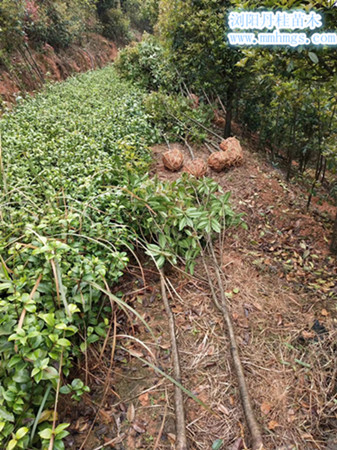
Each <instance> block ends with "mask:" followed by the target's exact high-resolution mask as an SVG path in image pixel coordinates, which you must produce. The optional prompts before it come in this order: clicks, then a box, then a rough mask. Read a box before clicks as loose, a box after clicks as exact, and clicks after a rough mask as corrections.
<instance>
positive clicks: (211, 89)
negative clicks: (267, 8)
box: [158, 0, 244, 137]
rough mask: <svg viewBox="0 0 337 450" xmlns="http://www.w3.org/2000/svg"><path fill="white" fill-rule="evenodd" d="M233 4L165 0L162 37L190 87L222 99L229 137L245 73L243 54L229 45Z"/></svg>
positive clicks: (161, 28)
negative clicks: (227, 38)
mask: <svg viewBox="0 0 337 450" xmlns="http://www.w3.org/2000/svg"><path fill="white" fill-rule="evenodd" d="M229 7H230V2H229V1H222V0H212V1H208V0H175V1H172V0H161V2H160V18H159V24H158V30H159V34H160V36H161V39H162V42H163V44H164V45H165V46H166V47H167V48H168V49H169V50H170V53H171V55H172V59H173V62H174V63H175V66H176V67H177V70H178V72H179V74H180V75H181V76H182V77H183V78H184V80H185V81H186V84H187V85H188V86H190V87H191V88H192V89H194V90H195V91H196V92H197V93H200V94H202V92H203V90H205V91H206V92H207V93H208V94H210V95H214V96H215V94H216V95H219V96H220V97H221V98H222V100H223V102H224V103H225V105H226V111H227V114H226V127H225V136H226V137H228V136H229V135H230V134H231V119H232V109H233V99H234V97H235V95H236V93H237V91H238V90H239V87H240V83H241V82H242V79H243V74H244V69H243V68H242V67H238V66H236V63H237V62H238V61H239V60H240V58H241V53H240V50H238V49H237V48H233V47H230V46H229V45H228V44H227V41H226V30H227V14H228V8H229Z"/></svg>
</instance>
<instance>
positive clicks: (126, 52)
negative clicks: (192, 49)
mask: <svg viewBox="0 0 337 450" xmlns="http://www.w3.org/2000/svg"><path fill="white" fill-rule="evenodd" d="M115 65H116V68H117V70H118V72H119V73H120V75H122V76H123V77H124V78H126V79H127V80H129V81H132V82H133V83H135V84H137V85H138V86H140V87H142V88H145V89H147V90H149V91H152V90H158V89H159V88H163V89H165V90H168V91H172V90H174V89H177V83H176V79H177V74H176V73H175V70H174V66H172V65H171V64H170V62H169V61H168V59H167V57H166V55H165V51H164V48H163V47H162V45H161V44H160V43H159V41H158V39H156V38H155V37H154V36H151V35H148V34H146V35H145V36H144V37H143V39H142V41H141V42H139V43H132V44H131V45H129V46H128V47H125V48H124V49H123V50H121V51H120V53H119V55H118V58H117V60H116V63H115Z"/></svg>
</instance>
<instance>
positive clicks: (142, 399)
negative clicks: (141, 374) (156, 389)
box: [138, 392, 150, 406]
mask: <svg viewBox="0 0 337 450" xmlns="http://www.w3.org/2000/svg"><path fill="white" fill-rule="evenodd" d="M138 400H139V401H140V404H141V405H142V406H149V404H150V402H149V393H148V392H147V393H146V394H143V395H140V396H139V397H138Z"/></svg>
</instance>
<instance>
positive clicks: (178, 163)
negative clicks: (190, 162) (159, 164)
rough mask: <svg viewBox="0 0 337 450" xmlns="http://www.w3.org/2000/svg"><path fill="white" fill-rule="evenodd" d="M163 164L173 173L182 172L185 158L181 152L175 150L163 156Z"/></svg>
mask: <svg viewBox="0 0 337 450" xmlns="http://www.w3.org/2000/svg"><path fill="white" fill-rule="evenodd" d="M163 163H164V166H165V167H166V169H168V170H172V171H173V172H175V171H177V170H180V169H181V168H182V166H183V164H184V156H183V154H182V153H181V151H180V150H178V149H177V148H174V149H173V150H169V151H167V152H165V153H164V154H163Z"/></svg>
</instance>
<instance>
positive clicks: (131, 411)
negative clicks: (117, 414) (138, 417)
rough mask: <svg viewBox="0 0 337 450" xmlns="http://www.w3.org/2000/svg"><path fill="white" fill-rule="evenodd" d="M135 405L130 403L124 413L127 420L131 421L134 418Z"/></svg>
mask: <svg viewBox="0 0 337 450" xmlns="http://www.w3.org/2000/svg"><path fill="white" fill-rule="evenodd" d="M135 413H136V411H135V407H134V404H133V403H131V405H130V406H129V407H128V412H127V413H126V418H127V419H128V421H129V422H133V421H134V418H135Z"/></svg>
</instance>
